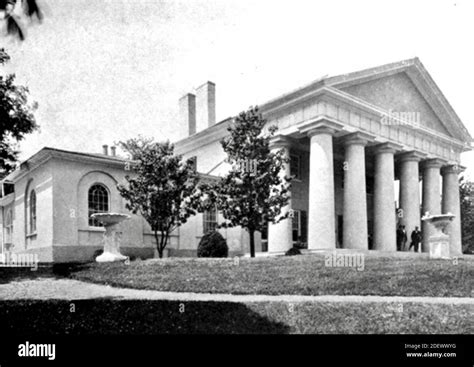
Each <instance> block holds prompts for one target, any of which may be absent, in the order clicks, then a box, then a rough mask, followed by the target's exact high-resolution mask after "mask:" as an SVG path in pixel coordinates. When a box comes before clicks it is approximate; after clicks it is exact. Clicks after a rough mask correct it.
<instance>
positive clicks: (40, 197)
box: [12, 166, 53, 261]
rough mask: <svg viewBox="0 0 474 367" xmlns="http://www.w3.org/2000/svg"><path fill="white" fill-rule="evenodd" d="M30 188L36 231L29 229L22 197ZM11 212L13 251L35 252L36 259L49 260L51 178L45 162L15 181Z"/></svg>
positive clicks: (26, 195) (28, 195)
mask: <svg viewBox="0 0 474 367" xmlns="http://www.w3.org/2000/svg"><path fill="white" fill-rule="evenodd" d="M32 190H35V193H36V232H34V233H29V232H30V231H29V229H28V226H29V224H28V223H27V217H28V216H27V210H28V208H26V207H25V197H26V198H29V197H30V193H31V191H32ZM13 206H14V215H13V241H12V242H13V245H14V247H13V249H12V251H14V252H24V251H27V252H32V253H39V254H41V256H40V261H50V257H51V256H50V255H51V253H50V251H49V250H47V249H45V248H46V247H48V246H50V245H51V243H52V238H53V229H52V228H53V217H52V212H53V180H52V174H51V170H50V167H49V166H45V167H44V168H43V169H40V170H33V171H32V172H29V173H27V174H26V175H25V176H23V177H22V178H20V179H19V180H18V181H17V182H16V183H15V201H14V204H13Z"/></svg>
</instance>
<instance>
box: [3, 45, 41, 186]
mask: <svg viewBox="0 0 474 367" xmlns="http://www.w3.org/2000/svg"><path fill="white" fill-rule="evenodd" d="M9 59H10V57H9V56H8V54H7V53H6V52H5V50H4V49H0V65H3V64H5V63H6V62H7V61H8V60H9ZM28 93H29V92H28V88H26V87H23V86H19V85H16V84H15V75H14V74H10V75H7V76H5V77H4V76H1V75H0V121H1V124H0V177H2V176H5V175H6V174H8V173H9V172H10V171H12V170H13V169H14V168H15V164H16V162H17V160H18V153H19V152H18V151H17V150H16V149H15V143H16V142H19V141H21V140H22V139H23V138H24V137H25V135H26V134H30V133H32V132H33V131H34V130H36V129H37V128H38V126H37V124H36V120H35V117H34V115H33V112H34V110H35V109H36V107H37V105H36V103H32V104H30V103H29V102H28Z"/></svg>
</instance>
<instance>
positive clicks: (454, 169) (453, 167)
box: [441, 163, 466, 175]
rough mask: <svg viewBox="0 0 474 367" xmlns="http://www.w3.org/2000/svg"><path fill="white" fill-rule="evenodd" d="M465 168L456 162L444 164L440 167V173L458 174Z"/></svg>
mask: <svg viewBox="0 0 474 367" xmlns="http://www.w3.org/2000/svg"><path fill="white" fill-rule="evenodd" d="M465 170H466V167H464V166H461V165H459V164H457V163H455V164H448V165H446V166H443V167H442V168H441V174H442V175H446V174H449V173H454V174H456V175H459V174H460V173H461V172H463V171H465Z"/></svg>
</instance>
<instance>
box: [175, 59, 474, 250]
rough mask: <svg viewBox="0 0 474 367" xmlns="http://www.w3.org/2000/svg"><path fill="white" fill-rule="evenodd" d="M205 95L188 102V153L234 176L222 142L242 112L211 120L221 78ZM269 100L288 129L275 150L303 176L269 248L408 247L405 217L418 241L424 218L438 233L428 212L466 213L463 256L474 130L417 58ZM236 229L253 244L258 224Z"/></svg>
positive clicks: (266, 239) (184, 109)
mask: <svg viewBox="0 0 474 367" xmlns="http://www.w3.org/2000/svg"><path fill="white" fill-rule="evenodd" d="M197 94H198V95H199V94H203V95H204V97H205V98H198V97H197V96H194V95H193V94H187V95H185V96H184V97H183V98H182V99H181V100H180V108H181V116H182V125H183V126H184V127H186V128H187V131H188V136H187V137H186V138H184V139H182V140H180V141H179V142H177V144H176V152H177V153H178V154H183V156H184V157H185V158H189V157H193V158H195V161H196V166H197V170H198V171H199V172H202V173H205V174H209V175H213V176H222V175H224V174H225V173H226V172H227V171H228V169H230V168H229V167H227V166H226V164H225V158H226V156H225V153H224V151H223V150H222V147H221V145H220V140H221V139H223V138H224V137H226V136H227V134H228V131H227V128H228V127H229V126H230V125H231V124H232V121H233V119H232V118H229V119H227V120H224V121H221V122H219V123H217V124H216V123H215V120H214V119H213V118H206V119H205V120H204V121H200V120H202V118H200V116H202V115H204V116H208V115H209V114H208V113H207V112H206V111H212V110H214V108H215V99H214V97H215V84H214V83H210V82H208V83H206V84H204V85H203V86H201V87H199V88H198V89H197ZM209 96H211V98H208V97H209ZM199 101H201V102H199ZM202 101H205V103H204V105H203V102H202ZM259 109H260V111H261V112H262V114H263V116H264V118H265V119H266V120H267V125H266V126H267V127H270V126H274V125H276V126H277V127H278V130H277V133H276V134H277V135H276V136H274V138H273V139H272V145H271V149H272V150H281V149H283V150H284V152H285V155H286V156H287V157H289V164H287V165H285V167H284V169H283V171H282V172H281V174H282V175H286V176H290V175H291V176H294V180H293V181H292V184H291V200H290V203H289V204H288V205H287V207H286V208H284V209H283V213H287V212H290V213H291V216H290V217H289V218H288V219H285V220H283V221H281V222H279V223H278V224H270V223H269V224H268V230H264V231H262V233H261V239H260V238H257V240H256V243H257V252H258V251H268V252H270V253H275V254H281V253H284V252H285V251H287V250H288V249H290V248H291V247H292V246H293V245H294V244H296V243H299V245H300V246H301V245H302V247H307V248H308V249H310V250H319V249H335V248H348V249H354V250H366V249H372V250H380V251H397V238H396V228H397V226H398V225H402V226H405V230H406V233H407V236H408V244H409V243H410V237H411V233H412V232H413V230H414V229H415V227H418V228H419V229H422V230H423V234H424V236H425V239H427V238H428V236H429V227H428V226H426V225H424V224H423V225H422V223H421V220H420V219H421V217H422V216H423V214H424V213H425V212H427V211H428V212H429V213H430V214H439V213H446V212H451V213H453V214H454V215H455V216H456V217H455V219H454V221H452V222H451V224H450V228H449V232H450V234H451V236H450V239H451V244H450V246H451V254H459V253H460V252H461V246H462V245H461V243H462V239H461V230H460V218H459V212H460V208H459V193H458V185H457V177H458V173H459V172H460V171H461V170H462V168H461V167H460V166H459V163H460V155H461V153H463V152H465V151H467V150H471V142H472V137H471V135H470V134H469V132H468V131H467V130H466V128H465V127H464V125H463V123H462V122H461V120H460V119H459V117H458V116H457V115H456V113H455V112H454V110H453V109H452V107H451V106H450V104H449V103H448V101H447V100H446V98H445V97H444V96H443V93H442V92H441V91H440V89H439V88H438V87H437V86H436V84H435V82H434V81H433V79H432V78H431V76H430V75H429V74H428V72H427V71H426V69H425V68H424V66H423V65H422V64H421V62H420V61H419V60H418V59H417V58H415V59H410V60H405V61H400V62H396V63H392V64H387V65H383V66H379V67H375V68H371V69H367V70H362V71H358V72H354V73H349V74H344V75H340V76H335V77H328V78H323V79H319V80H316V81H314V82H312V83H310V84H308V85H306V86H304V87H302V88H299V89H297V90H294V91H292V92H289V93H287V94H285V95H282V96H280V97H277V98H275V99H273V100H271V101H269V102H267V103H264V104H263V105H260V106H259ZM199 110H201V112H202V111H204V112H206V113H204V114H203V113H199ZM211 116H214V114H211ZM199 126H201V128H198V127H199ZM396 194H398V195H397V197H396V196H395V195H396ZM204 218H206V216H204ZM233 231H234V232H232V233H230V232H229V233H227V234H225V235H226V236H227V237H226V238H227V240H228V242H230V243H234V242H235V243H238V244H242V248H243V249H245V248H247V247H248V246H247V244H246V242H245V241H247V238H248V235H247V233H246V232H245V231H244V230H242V229H238V228H236V229H234V230H233ZM195 233H196V231H195V232H193V231H190V230H189V231H188V230H186V231H185V228H184V227H183V230H182V231H181V236H183V238H184V237H185V238H186V239H187V240H186V241H185V242H188V239H189V242H192V241H195V238H197V236H196V234H195ZM197 233H201V232H200V231H197ZM229 236H234V237H229ZM406 247H407V246H406ZM404 250H405V251H406V250H408V249H407V248H405V249H404ZM423 251H427V247H426V246H423Z"/></svg>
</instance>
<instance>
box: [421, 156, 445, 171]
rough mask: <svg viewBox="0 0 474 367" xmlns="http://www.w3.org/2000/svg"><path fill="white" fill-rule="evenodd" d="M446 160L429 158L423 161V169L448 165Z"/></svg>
mask: <svg viewBox="0 0 474 367" xmlns="http://www.w3.org/2000/svg"><path fill="white" fill-rule="evenodd" d="M446 163H447V162H446V161H444V160H442V159H439V158H432V159H427V160H424V161H423V162H422V164H423V169H425V168H441V167H442V166H444V165H446Z"/></svg>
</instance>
